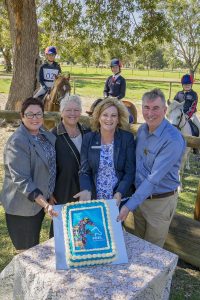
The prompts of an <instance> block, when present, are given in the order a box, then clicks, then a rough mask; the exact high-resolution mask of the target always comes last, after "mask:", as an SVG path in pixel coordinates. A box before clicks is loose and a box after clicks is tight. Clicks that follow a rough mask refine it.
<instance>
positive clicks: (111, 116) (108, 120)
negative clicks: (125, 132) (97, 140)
mask: <svg viewBox="0 0 200 300" xmlns="http://www.w3.org/2000/svg"><path fill="white" fill-rule="evenodd" d="M99 123H100V129H101V132H111V133H113V132H115V129H116V127H117V124H118V123H119V115H118V110H117V108H116V107H115V106H110V107H108V108H106V109H105V110H104V111H102V113H101V114H100V117H99Z"/></svg>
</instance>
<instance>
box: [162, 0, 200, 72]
mask: <svg viewBox="0 0 200 300" xmlns="http://www.w3.org/2000/svg"><path fill="white" fill-rule="evenodd" d="M163 6H164V7H165V9H166V17H167V20H168V23H169V24H170V27H171V32H172V44H173V47H174V51H175V55H176V56H177V57H178V58H180V59H181V60H182V61H184V62H185V64H186V66H187V67H188V69H189V70H190V74H191V75H192V76H194V73H195V72H196V70H197V68H198V65H199V64H200V1H199V0H181V1H177V0H167V1H164V2H163Z"/></svg>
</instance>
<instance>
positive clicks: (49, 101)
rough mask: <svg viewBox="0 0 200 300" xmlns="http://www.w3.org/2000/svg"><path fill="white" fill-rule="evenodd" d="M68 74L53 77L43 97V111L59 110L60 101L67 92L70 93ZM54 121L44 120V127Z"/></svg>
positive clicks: (48, 126) (49, 126)
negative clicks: (53, 79)
mask: <svg viewBox="0 0 200 300" xmlns="http://www.w3.org/2000/svg"><path fill="white" fill-rule="evenodd" d="M69 79H70V75H68V76H67V77H66V76H64V75H58V76H56V78H55V81H54V84H53V86H52V88H51V90H50V92H49V93H47V94H45V96H44V98H43V100H42V101H43V103H44V110H45V111H59V108H60V101H61V99H62V98H64V97H65V96H66V95H67V94H70V91H71V86H70V83H69ZM54 123H55V122H54V121H45V127H47V128H48V129H50V128H52V127H53V126H54Z"/></svg>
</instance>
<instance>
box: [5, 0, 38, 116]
mask: <svg viewBox="0 0 200 300" xmlns="http://www.w3.org/2000/svg"><path fill="white" fill-rule="evenodd" d="M6 6H7V10H8V16H9V21H10V31H11V40H12V46H13V77H12V82H11V86H10V92H9V97H8V101H7V103H6V109H7V110H12V109H17V110H18V109H19V108H20V106H21V102H22V100H24V99H25V98H27V97H30V96H32V95H33V91H34V89H35V84H36V72H37V67H36V66H37V58H38V26H37V18H36V6H35V1H34V0H6Z"/></svg>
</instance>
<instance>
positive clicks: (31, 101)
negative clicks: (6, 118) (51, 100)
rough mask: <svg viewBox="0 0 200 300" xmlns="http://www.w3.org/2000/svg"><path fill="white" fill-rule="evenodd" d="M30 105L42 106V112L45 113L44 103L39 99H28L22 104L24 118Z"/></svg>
mask: <svg viewBox="0 0 200 300" xmlns="http://www.w3.org/2000/svg"><path fill="white" fill-rule="evenodd" d="M30 105H38V106H40V108H41V110H42V112H43V113H44V105H43V103H42V101H41V100H40V99H38V98H33V97H30V98H27V99H25V100H24V101H23V102H22V107H21V114H22V116H24V112H25V110H26V109H27V108H28V107H29V106H30Z"/></svg>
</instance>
